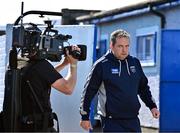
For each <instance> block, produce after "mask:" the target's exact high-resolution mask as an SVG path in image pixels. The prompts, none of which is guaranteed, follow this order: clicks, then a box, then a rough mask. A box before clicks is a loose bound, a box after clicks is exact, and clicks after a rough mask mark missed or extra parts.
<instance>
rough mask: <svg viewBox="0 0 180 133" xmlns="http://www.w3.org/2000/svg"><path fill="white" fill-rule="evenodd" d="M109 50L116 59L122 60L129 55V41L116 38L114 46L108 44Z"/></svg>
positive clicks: (124, 38) (123, 38)
mask: <svg viewBox="0 0 180 133" xmlns="http://www.w3.org/2000/svg"><path fill="white" fill-rule="evenodd" d="M110 48H111V50H112V52H113V54H114V56H115V57H116V58H118V59H120V60H124V59H125V58H126V57H127V56H128V54H129V39H128V38H126V37H118V38H116V43H115V44H114V45H112V43H111V44H110Z"/></svg>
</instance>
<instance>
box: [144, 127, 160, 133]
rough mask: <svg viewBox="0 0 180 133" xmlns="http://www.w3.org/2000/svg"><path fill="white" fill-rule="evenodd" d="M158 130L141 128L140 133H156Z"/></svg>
mask: <svg viewBox="0 0 180 133" xmlns="http://www.w3.org/2000/svg"><path fill="white" fill-rule="evenodd" d="M158 132H159V130H158V129H154V128H146V127H142V133H158Z"/></svg>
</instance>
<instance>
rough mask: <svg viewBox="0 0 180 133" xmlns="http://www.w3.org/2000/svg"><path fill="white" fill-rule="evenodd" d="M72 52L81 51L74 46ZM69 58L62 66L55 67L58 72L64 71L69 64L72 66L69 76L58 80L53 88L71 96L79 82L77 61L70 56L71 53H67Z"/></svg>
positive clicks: (66, 58)
mask: <svg viewBox="0 0 180 133" xmlns="http://www.w3.org/2000/svg"><path fill="white" fill-rule="evenodd" d="M72 50H80V49H79V48H78V47H77V46H73V47H72ZM66 54H67V56H66V57H65V59H64V61H63V63H62V64H60V65H58V66H56V67H55V69H56V70H57V71H60V70H62V69H63V68H64V67H65V66H66V65H67V64H70V67H69V70H68V74H67V76H66V77H65V78H61V79H58V80H56V81H55V82H54V83H53V84H52V87H54V88H56V89H57V90H59V91H61V92H62V93H64V94H67V95H70V94H72V92H73V90H74V87H75V84H76V81H77V61H78V60H77V59H75V58H73V57H72V56H71V55H69V51H68V50H67V51H66Z"/></svg>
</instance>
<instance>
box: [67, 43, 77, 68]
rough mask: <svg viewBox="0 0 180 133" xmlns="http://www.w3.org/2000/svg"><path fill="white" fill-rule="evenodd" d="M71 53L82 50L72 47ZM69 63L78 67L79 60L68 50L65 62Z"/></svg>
mask: <svg viewBox="0 0 180 133" xmlns="http://www.w3.org/2000/svg"><path fill="white" fill-rule="evenodd" d="M71 51H80V48H79V47H78V46H76V45H74V46H71ZM66 59H67V61H68V63H70V64H71V65H76V64H77V61H78V59H75V58H74V57H73V56H72V55H71V54H70V53H69V50H68V49H66V57H65V61H66Z"/></svg>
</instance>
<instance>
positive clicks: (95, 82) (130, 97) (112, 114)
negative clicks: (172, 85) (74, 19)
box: [80, 29, 160, 132]
mask: <svg viewBox="0 0 180 133" xmlns="http://www.w3.org/2000/svg"><path fill="white" fill-rule="evenodd" d="M129 42H130V36H129V34H128V33H127V32H126V31H124V30H121V29H120V30H116V31H114V32H113V33H112V34H111V43H110V50H109V51H108V52H107V53H106V54H105V55H104V56H102V57H101V58H100V59H99V60H97V61H96V62H95V63H94V65H93V67H92V70H91V72H90V74H89V75H88V77H87V81H86V84H85V86H84V87H85V89H84V91H83V94H82V97H81V106H80V114H81V116H82V118H81V121H80V125H81V127H82V128H84V129H85V130H89V129H91V128H92V127H91V124H90V121H89V113H90V104H91V101H92V99H93V97H94V96H95V95H96V93H98V114H99V115H100V116H101V124H102V128H103V131H104V132H141V128H140V122H139V119H138V112H139V109H140V106H141V105H140V103H139V100H138V97H137V95H138V94H139V96H140V98H141V99H142V101H143V102H144V103H145V104H146V106H147V107H149V109H150V110H151V112H152V115H153V117H155V118H159V115H160V113H159V111H158V110H157V106H156V104H155V102H154V100H153V98H152V95H151V92H150V90H149V86H148V80H147V78H146V76H145V74H144V72H143V70H142V67H141V64H140V62H139V60H138V59H137V58H135V57H132V56H130V55H129Z"/></svg>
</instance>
